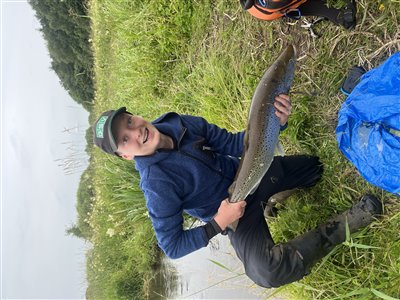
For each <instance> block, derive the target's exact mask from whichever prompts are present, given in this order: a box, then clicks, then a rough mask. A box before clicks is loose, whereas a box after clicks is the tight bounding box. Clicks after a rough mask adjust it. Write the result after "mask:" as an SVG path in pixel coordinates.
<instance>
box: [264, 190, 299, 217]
mask: <svg viewBox="0 0 400 300" xmlns="http://www.w3.org/2000/svg"><path fill="white" fill-rule="evenodd" d="M296 190H297V189H291V190H286V191H282V192H279V193H276V194H274V195H272V196H271V197H270V198H269V199H268V201H267V204H266V206H265V208H264V217H266V218H267V217H276V216H277V214H278V209H277V208H276V207H275V206H276V204H278V203H283V202H285V200H286V199H287V198H289V197H290V196H291V195H293V194H294V192H296Z"/></svg>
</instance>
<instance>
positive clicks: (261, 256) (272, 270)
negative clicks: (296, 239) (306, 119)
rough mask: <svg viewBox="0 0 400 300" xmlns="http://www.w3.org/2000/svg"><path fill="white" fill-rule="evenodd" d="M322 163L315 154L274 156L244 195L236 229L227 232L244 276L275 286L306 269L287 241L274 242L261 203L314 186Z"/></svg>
mask: <svg viewBox="0 0 400 300" xmlns="http://www.w3.org/2000/svg"><path fill="white" fill-rule="evenodd" d="M322 172H323V166H322V164H321V162H320V161H319V159H318V157H314V156H305V155H299V156H284V157H281V156H277V157H275V158H274V160H273V162H272V164H271V166H270V168H269V169H268V171H267V173H266V174H265V176H264V178H263V179H262V181H261V183H260V185H259V187H258V189H257V190H256V191H255V192H254V193H253V194H252V195H249V196H248V197H247V198H246V202H247V206H246V210H245V213H244V215H243V217H242V218H241V219H240V220H239V224H238V226H237V228H236V231H235V232H233V231H231V230H229V232H228V235H229V239H230V241H231V244H232V246H233V248H234V249H235V251H236V254H237V256H238V257H239V259H240V260H241V261H242V262H243V264H244V268H245V271H246V274H247V276H248V277H249V278H250V279H251V280H253V281H254V282H255V283H256V284H258V285H260V286H262V287H267V288H270V287H278V286H281V285H284V284H287V283H290V282H293V281H296V280H299V279H301V278H302V277H303V276H304V275H305V274H306V269H305V266H304V264H303V260H302V258H301V255H300V254H299V252H298V251H297V250H296V249H295V248H293V247H292V246H291V245H290V244H287V243H285V244H275V242H274V240H273V239H272V237H271V233H270V231H269V229H268V225H267V222H266V220H265V217H264V212H263V206H262V204H263V203H265V202H266V201H267V200H268V198H269V197H271V196H272V195H274V194H276V193H279V192H282V191H285V190H289V189H294V188H305V187H310V186H313V185H315V183H316V182H317V181H318V180H319V179H320V178H321V175H322Z"/></svg>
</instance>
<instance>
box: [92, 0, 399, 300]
mask: <svg viewBox="0 0 400 300" xmlns="http://www.w3.org/2000/svg"><path fill="white" fill-rule="evenodd" d="M238 2H239V1H222V0H218V1H211V0H209V1H206V0H204V1H200V0H199V1H185V0H173V1H159V0H153V1H127V0H126V1H113V0H92V1H91V5H90V17H91V20H92V45H93V50H94V55H95V83H96V99H95V105H94V107H93V112H92V114H91V115H90V120H91V122H92V123H93V121H94V120H95V119H96V118H97V116H98V115H99V114H100V113H101V112H103V111H105V110H108V109H115V108H118V107H120V106H126V107H127V108H128V110H130V111H131V112H133V113H135V114H139V115H142V116H143V117H145V118H147V119H153V118H156V117H157V116H158V115H160V114H162V113H164V112H167V111H176V112H178V113H190V114H196V115H201V116H203V117H205V118H206V119H207V120H208V121H210V122H212V123H215V124H217V125H219V126H221V127H226V128H227V129H229V130H231V131H239V130H242V129H244V127H245V123H246V119H247V113H248V107H249V104H250V101H251V97H252V93H253V91H254V88H255V86H256V84H257V82H258V80H259V79H260V77H261V75H262V74H263V72H264V71H265V70H266V69H267V67H268V66H269V65H270V64H271V62H272V61H273V59H274V58H275V57H276V56H277V55H278V54H279V52H280V50H281V49H282V48H283V47H284V46H285V45H286V44H288V43H294V44H295V45H296V46H297V49H298V56H299V58H300V59H299V63H298V67H297V73H296V78H295V82H294V85H293V88H292V102H293V106H294V109H293V114H292V116H291V118H290V120H289V124H290V126H289V127H288V129H287V130H286V131H285V132H284V133H283V134H282V142H283V144H284V148H285V150H286V153H287V154H294V153H307V154H314V155H318V156H320V157H321V160H322V161H323V163H324V165H325V173H324V177H323V179H322V181H321V183H320V184H318V185H317V186H316V187H314V188H312V189H310V190H308V191H304V192H301V193H299V194H298V195H296V196H294V197H292V200H290V201H289V203H288V205H287V209H286V210H284V211H282V213H281V214H280V215H279V217H278V218H277V219H276V220H275V221H273V222H271V224H270V227H271V228H272V232H273V236H274V237H275V240H276V241H285V240H288V239H290V238H292V237H294V236H296V235H298V234H300V233H303V232H305V231H307V230H309V229H311V228H313V227H314V226H316V225H317V224H318V223H319V222H322V221H324V220H326V219H327V218H328V217H329V216H331V215H332V214H335V213H338V212H340V211H343V210H345V209H347V208H348V207H350V206H351V203H352V202H355V201H356V200H357V199H358V198H359V197H360V196H361V195H362V194H364V193H366V192H374V193H375V194H377V195H378V196H380V197H381V198H382V200H383V201H385V202H393V204H391V205H387V206H386V212H385V213H386V215H385V217H384V218H383V219H381V220H380V221H378V222H376V223H374V224H373V225H372V226H370V227H369V228H367V229H365V230H363V231H362V232H360V233H359V234H357V235H355V236H353V237H352V241H349V242H348V243H347V245H341V246H338V247H337V248H336V249H335V250H334V252H333V253H332V254H331V255H330V256H329V257H328V258H327V259H325V260H323V261H322V262H321V263H320V264H318V265H317V266H316V267H315V268H314V271H313V272H312V273H311V274H310V275H309V276H307V277H305V278H304V279H303V280H301V281H300V282H298V283H294V284H290V285H288V286H285V287H284V288H282V289H281V292H282V293H284V294H286V295H292V296H290V297H296V298H298V297H301V298H304V299H345V298H348V299H377V298H379V297H380V298H383V299H384V298H385V296H384V295H387V296H391V297H396V296H399V295H400V275H399V274H400V260H399V257H400V242H399V239H400V236H399V233H398V232H399V231H398V228H400V226H399V225H400V224H399V223H400V213H399V212H400V206H399V204H398V199H397V198H395V197H394V196H392V195H390V194H389V193H386V192H383V191H381V190H380V189H378V188H374V187H372V186H371V185H369V184H368V183H366V182H365V181H364V180H363V179H362V178H361V176H360V175H359V174H358V172H357V170H356V169H355V168H354V167H353V166H352V165H351V164H350V163H349V162H348V161H347V160H346V159H345V158H344V156H343V155H342V154H341V153H340V151H339V150H338V148H337V144H336V140H335V135H334V129H335V125H336V120H337V112H338V109H339V108H340V105H341V103H342V102H343V100H344V97H343V95H342V94H340V93H339V91H338V89H339V86H340V83H341V81H342V79H343V77H344V76H345V74H346V72H347V70H348V69H349V68H350V67H351V66H353V65H356V64H359V63H361V62H363V63H364V64H365V65H366V66H367V67H369V68H371V67H374V66H377V65H378V64H379V63H380V62H382V61H383V60H384V59H385V58H386V57H388V56H389V55H390V54H391V53H394V52H395V51H398V50H399V48H400V42H399V35H400V29H399V20H400V3H399V2H398V1H388V0H387V1H381V2H379V1H373V0H360V1H358V8H359V11H358V18H359V25H358V26H357V28H356V30H354V31H351V32H347V31H344V30H343V29H341V28H338V27H336V26H333V25H332V24H330V23H328V22H323V23H321V24H320V25H319V27H318V30H320V32H322V33H323V35H322V37H321V38H320V39H317V40H313V39H312V38H311V37H310V35H309V34H308V32H307V31H306V30H305V29H303V28H301V27H300V24H301V22H293V21H292V22H287V21H284V20H278V21H275V22H271V23H267V22H262V21H259V20H256V19H254V18H252V17H251V16H250V15H249V14H247V13H245V12H243V11H242V10H241V8H240V6H239V3H238ZM332 2H334V3H333V4H340V2H339V1H337V2H335V1H330V3H332ZM381 4H383V7H382V6H381ZM90 172H91V176H92V178H93V184H94V186H95V201H94V202H93V203H94V204H93V209H92V211H91V212H89V215H88V216H87V218H86V220H87V223H88V224H89V225H90V227H91V229H92V230H91V232H92V238H91V243H92V244H93V247H92V250H91V251H89V253H88V255H87V256H88V263H87V273H88V281H89V289H88V293H87V294H88V297H89V298H95V299H100V298H107V299H122V298H126V299H132V298H142V297H145V295H146V289H148V288H149V286H148V282H149V278H150V276H151V264H152V263H154V262H155V261H156V260H157V255H156V247H155V238H154V233H153V232H152V229H151V225H150V222H149V219H148V216H147V215H146V209H145V206H144V199H143V196H142V194H141V192H140V189H139V188H138V180H139V178H138V175H137V173H136V172H135V170H134V166H133V163H130V162H125V161H122V160H120V159H118V158H113V157H108V156H107V155H104V154H103V153H100V151H99V150H98V149H93V150H92V155H91V162H90ZM354 245H356V246H354ZM359 245H366V246H371V248H370V247H365V246H361V247H360V246H359ZM375 247H378V248H375Z"/></svg>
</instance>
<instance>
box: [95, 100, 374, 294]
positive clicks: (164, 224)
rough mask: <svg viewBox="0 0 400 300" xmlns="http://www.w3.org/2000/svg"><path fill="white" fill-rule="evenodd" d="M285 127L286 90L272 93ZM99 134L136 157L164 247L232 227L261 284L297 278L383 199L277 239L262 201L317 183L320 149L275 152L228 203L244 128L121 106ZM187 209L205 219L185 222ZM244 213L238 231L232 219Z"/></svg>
mask: <svg viewBox="0 0 400 300" xmlns="http://www.w3.org/2000/svg"><path fill="white" fill-rule="evenodd" d="M275 100H276V101H275V104H274V105H275V108H276V115H277V117H278V118H279V120H280V124H281V126H282V129H284V128H285V127H286V126H287V120H288V117H289V115H290V112H291V109H292V106H291V103H290V99H289V97H288V96H287V95H279V96H277V97H276V99H275ZM93 130H94V142H95V144H96V145H97V146H98V147H100V148H101V149H102V150H103V151H105V152H107V153H109V154H112V155H117V156H119V157H121V158H123V159H127V160H132V159H133V160H135V166H136V169H137V170H138V171H139V174H140V178H141V183H140V186H141V189H142V190H143V192H144V196H145V198H146V204H147V208H148V210H149V215H150V218H151V221H152V224H153V227H154V230H155V233H156V237H157V240H158V243H159V246H160V247H161V249H162V250H163V251H164V252H165V254H166V255H167V256H169V257H171V258H179V257H182V256H184V255H186V254H188V253H191V252H193V251H195V250H197V249H199V248H201V247H205V246H207V244H208V242H209V240H210V239H211V238H212V237H214V236H215V235H216V234H218V233H221V232H224V233H225V232H227V233H228V235H229V238H230V240H231V243H232V245H233V247H234V248H235V251H236V253H237V255H238V257H239V258H240V260H241V261H242V262H243V264H244V267H245V270H246V274H247V275H248V276H249V277H250V278H251V279H252V280H253V281H254V282H255V283H257V284H259V285H260V286H263V287H277V286H280V285H283V284H286V283H290V282H292V281H295V280H298V279H300V278H302V277H303V276H304V275H306V274H307V272H308V271H309V269H310V268H311V266H312V265H313V264H314V263H315V262H316V261H317V260H319V259H320V258H322V257H323V256H325V255H326V254H327V253H329V251H330V250H331V249H332V248H333V247H334V246H335V245H337V244H338V243H341V242H343V241H344V239H345V223H346V221H345V220H346V217H347V221H348V224H349V227H350V230H351V231H352V232H353V231H355V230H357V229H358V228H360V227H362V226H366V225H367V224H369V223H370V222H372V220H373V216H374V215H376V214H379V213H381V211H382V206H381V203H380V201H379V200H377V199H376V198H375V197H373V196H365V197H363V198H362V200H361V201H360V202H359V203H358V204H356V205H354V206H353V207H352V209H351V210H349V211H348V212H345V213H344V214H342V215H339V216H337V217H336V218H334V219H333V220H331V221H329V222H328V223H327V224H323V225H320V226H319V227H318V228H317V229H314V230H312V231H309V232H307V233H305V234H304V235H302V236H299V237H297V238H296V239H294V240H292V241H289V242H288V243H286V244H278V245H275V243H274V241H273V239H272V237H271V235H270V232H269V229H268V225H267V223H266V221H265V218H264V215H263V209H262V207H261V204H262V203H263V202H265V201H266V199H269V198H270V197H271V196H273V195H274V194H277V193H282V192H284V191H290V190H294V189H297V188H305V187H310V186H313V185H314V184H315V183H316V182H317V181H318V180H319V179H320V177H321V174H322V171H323V168H322V164H321V163H320V162H319V160H318V158H317V157H313V156H304V155H302V156H287V157H275V158H274V160H273V162H272V164H271V167H270V168H269V170H268V172H267V173H266V175H265V176H264V178H263V180H262V181H261V183H260V185H259V187H258V188H257V190H256V191H255V192H254V193H253V194H252V195H250V196H248V197H247V199H244V200H245V201H240V202H237V203H229V202H228V201H227V197H228V187H229V186H230V185H231V183H232V182H233V179H234V176H235V174H236V170H237V168H238V165H239V157H240V155H241V153H242V149H243V137H244V132H240V133H229V132H228V131H226V130H225V129H221V128H219V127H217V126H215V125H213V124H210V123H208V122H207V121H206V120H204V119H203V118H200V117H195V116H188V115H178V114H176V113H167V114H165V115H163V116H161V117H160V118H158V119H157V120H155V121H153V122H151V123H150V122H148V121H146V120H144V119H143V118H141V117H139V116H135V115H132V114H130V113H129V112H127V111H126V109H125V108H124V107H123V108H120V109H118V110H115V111H114V110H111V111H107V112H105V113H103V114H102V115H101V116H100V118H99V119H98V120H97V122H96V123H95V124H94V127H93ZM183 212H186V213H188V214H189V215H191V216H193V217H195V218H198V219H201V220H202V221H204V222H206V224H205V225H203V226H199V227H196V228H191V229H188V230H184V228H183V216H182V214H183ZM238 219H240V220H239V224H238V227H237V229H236V231H235V232H233V231H231V230H227V226H228V225H229V224H230V223H232V222H234V221H235V220H238Z"/></svg>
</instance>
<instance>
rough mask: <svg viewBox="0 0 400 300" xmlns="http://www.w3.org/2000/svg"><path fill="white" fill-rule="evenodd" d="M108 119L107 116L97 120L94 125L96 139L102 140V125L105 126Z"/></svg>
mask: <svg viewBox="0 0 400 300" xmlns="http://www.w3.org/2000/svg"><path fill="white" fill-rule="evenodd" d="M107 119H108V116H103V117H101V118H100V119H99V121H98V122H97V124H96V137H97V138H101V139H102V138H104V134H103V132H104V124H106V121H107Z"/></svg>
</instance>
